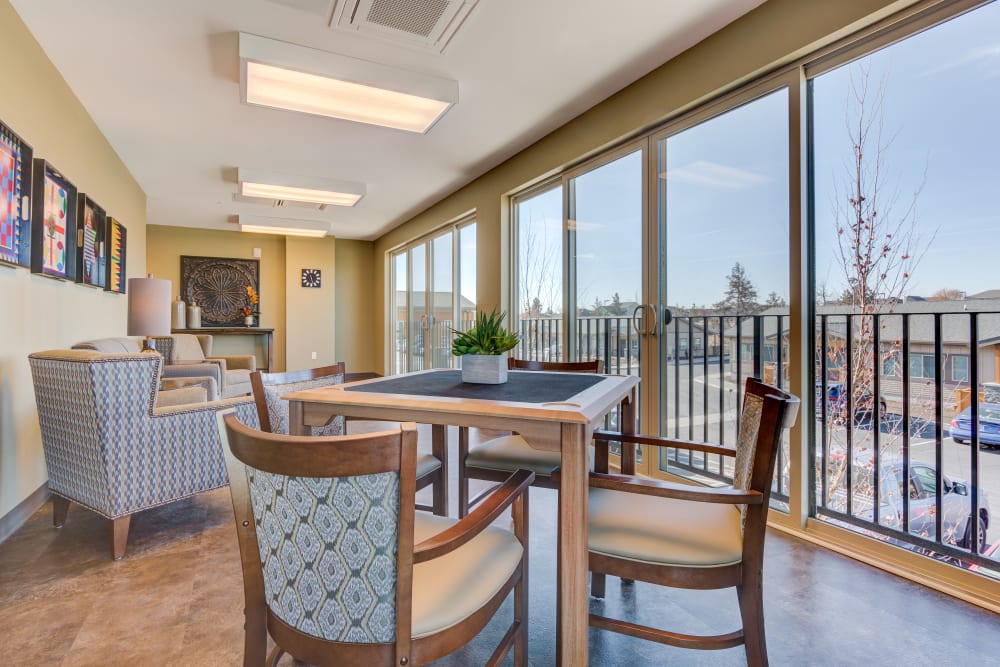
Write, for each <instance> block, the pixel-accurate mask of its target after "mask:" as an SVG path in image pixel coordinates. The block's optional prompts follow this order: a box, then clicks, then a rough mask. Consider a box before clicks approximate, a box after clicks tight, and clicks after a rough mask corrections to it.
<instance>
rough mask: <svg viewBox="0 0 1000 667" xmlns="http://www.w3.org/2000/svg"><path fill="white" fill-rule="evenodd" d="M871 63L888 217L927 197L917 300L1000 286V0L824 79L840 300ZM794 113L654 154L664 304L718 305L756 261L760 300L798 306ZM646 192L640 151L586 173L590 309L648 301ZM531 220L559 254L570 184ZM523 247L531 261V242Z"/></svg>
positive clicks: (525, 209)
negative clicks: (792, 249) (845, 231)
mask: <svg viewBox="0 0 1000 667" xmlns="http://www.w3.org/2000/svg"><path fill="white" fill-rule="evenodd" d="M866 68H869V69H870V74H869V75H868V80H869V86H870V88H871V89H873V90H875V91H877V90H879V88H881V89H882V90H883V91H884V103H883V115H882V120H883V132H882V138H883V142H884V143H886V144H887V147H886V148H885V149H884V150H882V151H881V152H876V151H874V148H870V149H869V150H868V151H867V154H868V155H869V156H871V155H872V154H873V153H874V154H878V155H879V157H880V159H881V161H882V164H883V167H884V170H883V178H882V180H881V182H880V184H879V193H878V196H879V198H880V200H881V201H882V205H881V206H880V213H881V214H882V215H883V216H889V219H898V218H899V217H900V216H901V215H903V214H904V213H905V211H906V209H907V207H908V206H909V205H910V203H911V202H914V208H913V211H914V218H913V223H912V224H913V228H914V231H915V234H916V236H917V237H919V241H918V243H917V248H916V249H917V252H915V253H913V260H911V267H910V268H909V271H908V272H909V273H910V275H911V278H910V280H909V283H908V285H907V287H906V289H905V292H904V294H913V295H921V296H928V295H930V294H931V293H933V292H934V291H936V290H939V289H942V288H952V289H958V290H962V291H965V292H967V293H970V294H971V293H975V292H979V291H983V290H987V289H996V288H1000V276H997V275H995V273H996V272H994V271H992V270H990V269H992V268H993V266H994V264H995V262H996V260H997V259H998V256H1000V241H998V238H1000V236H998V234H1000V166H998V165H1000V159H998V156H1000V132H997V130H996V119H997V118H998V117H1000V3H994V4H992V5H988V6H986V7H983V8H980V9H978V10H975V11H974V12H972V13H970V14H966V15H964V16H960V17H957V18H956V19H953V20H952V21H949V22H948V23H946V24H943V25H941V26H937V27H935V28H932V29H930V30H927V31H925V32H923V33H920V34H918V35H915V36H912V37H910V38H908V39H906V40H904V41H902V42H899V43H897V44H894V45H891V46H889V47H886V48H884V49H882V50H881V51H878V52H876V53H874V54H871V55H869V56H866V57H865V58H863V59H862V60H861V61H858V62H855V63H849V64H847V65H844V66H841V67H839V68H837V69H835V70H832V71H830V72H827V73H825V74H822V75H820V76H818V77H816V78H815V79H813V80H812V83H811V87H812V109H813V114H814V128H815V130H814V135H813V140H814V147H815V152H814V156H813V157H814V172H813V173H814V178H815V183H816V190H815V196H814V200H813V201H814V209H813V214H814V216H815V229H816V252H815V257H816V260H815V261H816V279H817V284H818V285H820V284H822V285H825V286H826V289H827V291H828V292H829V293H832V294H837V293H839V292H841V291H842V290H843V288H844V287H845V286H846V281H845V275H844V269H843V267H842V266H841V262H840V261H839V260H838V259H836V248H837V233H836V229H837V220H836V218H835V215H834V211H835V209H836V207H837V204H838V203H842V202H844V201H845V200H846V196H845V195H844V192H845V189H844V180H845V177H847V176H849V175H850V167H849V165H850V158H851V154H852V143H853V142H852V139H851V137H850V135H849V133H848V129H847V126H848V119H849V118H853V114H854V113H856V111H855V108H854V107H852V105H850V104H849V99H850V85H851V81H852V77H853V79H854V81H856V82H857V81H861V80H863V79H864V75H863V74H862V72H863V71H864V70H865V69H866ZM869 99H871V96H870V98H869ZM787 104H788V98H787V91H785V90H779V91H776V92H774V93H771V94H769V95H767V96H765V97H763V98H759V99H757V100H755V101H753V102H751V103H748V104H746V105H744V106H741V107H738V108H736V109H733V110H730V111H729V112H727V113H725V114H722V115H721V116H716V117H714V118H712V119H710V120H708V121H705V122H704V123H701V124H700V125H697V126H694V127H692V128H689V129H686V130H684V131H681V132H679V133H678V134H675V135H672V136H671V137H669V138H668V139H667V140H666V141H665V142H660V144H659V145H658V146H657V148H656V150H657V152H658V159H659V160H660V165H659V168H658V171H659V172H660V180H659V182H660V183H661V196H660V198H661V199H665V201H666V204H665V205H664V206H663V207H662V208H661V210H660V213H659V216H660V218H661V220H660V224H661V225H663V227H664V229H665V235H663V238H664V246H663V248H662V249H661V252H662V255H663V258H664V260H665V261H664V262H663V264H664V267H665V268H664V269H663V271H662V273H661V278H660V279H661V280H662V281H663V287H664V288H665V292H666V294H667V297H666V299H665V302H666V303H667V304H669V305H679V306H691V305H699V306H700V305H706V306H711V305H712V304H714V303H716V302H718V301H721V300H722V299H723V297H724V291H725V289H726V276H727V275H728V273H729V271H730V270H731V268H732V267H733V264H734V263H735V262H740V263H741V264H743V266H744V267H745V269H746V271H747V273H748V275H749V277H750V280H751V281H752V282H753V284H754V286H755V287H756V289H757V293H758V299H759V300H760V301H763V300H765V299H766V298H767V296H768V294H769V293H771V292H772V291H773V292H775V293H777V294H778V295H779V296H782V297H784V298H785V299H787V298H788V244H787V239H788V233H787V229H788V185H787V180H788V179H787V154H788V145H787ZM866 106H868V107H869V108H870V107H871V105H870V104H867V105H866ZM664 175H665V177H666V178H665V179H664V178H663V177H664ZM641 184H642V158H641V154H640V153H633V154H630V155H627V156H625V157H623V158H620V159H617V160H615V161H613V162H611V163H608V164H605V165H602V166H600V167H598V168H597V169H595V170H593V171H591V172H588V173H586V174H583V175H580V176H578V177H576V178H575V179H573V186H574V187H573V192H574V197H573V200H572V202H571V204H572V205H573V206H574V208H575V210H573V211H572V213H573V215H572V216H571V218H572V219H573V222H574V225H575V228H576V231H577V261H578V290H577V299H578V305H579V307H590V306H591V305H592V304H593V303H594V301H595V300H600V301H605V302H606V301H609V300H610V299H611V298H612V295H613V294H614V293H616V292H617V293H619V295H620V297H621V299H622V300H623V301H631V300H636V298H637V297H639V296H641V290H642V286H641V282H642V248H641V224H642V223H641V203H642V199H641V198H642V189H641ZM915 192H916V193H918V194H917V195H916V198H915V199H914V193H915ZM663 193H665V197H664V196H663ZM892 199H894V200H895V204H894V205H890V200H892ZM518 220H519V225H520V226H521V228H522V229H523V228H524V225H525V224H528V225H531V226H532V227H533V229H534V230H535V232H534V233H535V234H536V241H537V240H543V239H544V240H545V241H546V242H548V243H550V244H552V243H556V244H557V243H558V242H559V240H560V238H561V234H560V230H561V228H562V202H561V189H560V188H556V189H555V190H553V191H549V192H546V193H543V194H542V195H539V196H536V197H534V198H532V199H530V200H526V201H523V202H521V204H520V206H519V211H518ZM909 224H910V223H909V222H906V223H905V224H904V226H907V225H909ZM521 244H522V248H521V254H522V255H523V250H524V248H523V244H524V240H523V238H522V240H521ZM543 255H545V256H546V259H543V260H541V262H540V263H541V266H540V267H539V268H537V269H536V273H541V274H542V275H543V276H544V280H546V281H547V282H549V283H554V284H555V285H556V287H558V285H559V283H560V280H561V279H560V277H559V276H560V271H561V259H560V258H558V257H556V258H555V259H552V257H551V255H552V252H549V253H539V252H536V256H539V257H541V256H543ZM918 259H919V262H918V263H916V264H915V265H912V262H913V261H915V260H918ZM538 291H540V292H550V293H551V292H553V291H555V292H556V294H558V289H556V290H553V289H551V288H550V289H543V290H538ZM540 297H541V299H542V301H543V303H546V305H549V304H548V303H547V302H548V301H549V300H550V299H547V298H546V295H545V294H540ZM551 300H552V301H557V300H558V298H554V299H551ZM551 305H553V306H554V309H555V310H558V309H559V307H560V306H561V304H559V303H553V304H551Z"/></svg>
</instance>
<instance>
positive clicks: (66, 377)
mask: <svg viewBox="0 0 1000 667" xmlns="http://www.w3.org/2000/svg"><path fill="white" fill-rule="evenodd" d="M28 360H29V364H30V366H31V375H32V379H33V382H34V388H35V401H36V404H37V407H38V422H39V425H40V427H41V434H42V449H43V451H44V455H45V465H46V467H47V469H48V474H49V490H50V491H51V492H52V496H53V503H52V504H53V520H54V523H55V525H56V526H61V525H62V524H63V522H64V521H65V519H66V513H67V511H68V508H69V503H70V502H73V503H76V504H78V505H81V506H83V507H86V508H88V509H91V510H93V511H94V512H97V513H98V514H100V515H101V516H104V517H106V518H108V519H110V520H111V521H112V555H113V557H114V558H115V559H118V558H121V557H122V556H123V555H124V553H125V543H126V539H127V537H128V527H129V521H130V519H131V516H132V514H134V513H136V512H139V511H141V510H145V509H149V508H151V507H156V506H158V505H163V504H166V503H170V502H173V501H175V500H179V499H181V498H185V497H187V496H191V495H194V494H197V493H201V492H203V491H208V490H211V489H214V488H217V487H220V486H224V485H226V484H227V483H228V477H227V475H226V463H225V458H224V454H223V449H222V442H221V438H220V435H219V430H218V425H217V423H216V416H215V413H216V411H217V410H219V409H222V408H226V407H230V406H235V407H236V413H237V416H238V417H239V419H240V420H241V421H243V422H244V423H246V424H247V425H250V426H253V427H255V428H256V427H257V426H258V423H259V422H258V421H257V411H256V408H255V406H254V403H253V399H251V398H250V397H246V398H239V399H231V400H222V401H214V402H209V403H199V404H189V405H180V406H174V407H168V408H164V407H157V401H156V399H157V394H158V393H159V385H160V373H161V368H162V364H163V358H162V357H161V356H160V355H158V354H105V353H102V352H95V351H90V350H51V351H48V352H36V353H34V354H32V355H30V356H29V358H28Z"/></svg>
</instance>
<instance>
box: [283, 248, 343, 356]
mask: <svg viewBox="0 0 1000 667" xmlns="http://www.w3.org/2000/svg"><path fill="white" fill-rule="evenodd" d="M337 244H338V242H337V241H335V240H334V239H333V238H331V237H327V238H324V239H310V238H297V237H294V236H289V237H287V238H286V239H285V295H286V299H285V301H286V303H285V332H286V335H285V340H286V349H285V354H286V357H287V358H286V362H285V368H286V369H287V370H290V371H297V370H302V369H305V368H315V367H317V366H329V365H330V364H333V363H336V362H337V359H336V358H335V354H334V341H335V335H334V321H335V319H338V318H335V317H333V314H334V313H335V312H336V306H335V302H334V286H335V284H336V279H335V277H334V276H335V273H336V266H335V262H334V254H335V252H336V246H337ZM302 269H319V270H320V271H321V272H322V273H321V281H320V287H319V288H311V287H302ZM313 353H315V354H316V358H315V359H313V358H312V354H313Z"/></svg>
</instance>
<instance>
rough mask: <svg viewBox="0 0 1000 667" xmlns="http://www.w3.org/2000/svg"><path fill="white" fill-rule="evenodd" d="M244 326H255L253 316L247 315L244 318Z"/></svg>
mask: <svg viewBox="0 0 1000 667" xmlns="http://www.w3.org/2000/svg"><path fill="white" fill-rule="evenodd" d="M243 324H244V325H246V326H248V327H252V326H253V315H247V316H246V317H244V318H243Z"/></svg>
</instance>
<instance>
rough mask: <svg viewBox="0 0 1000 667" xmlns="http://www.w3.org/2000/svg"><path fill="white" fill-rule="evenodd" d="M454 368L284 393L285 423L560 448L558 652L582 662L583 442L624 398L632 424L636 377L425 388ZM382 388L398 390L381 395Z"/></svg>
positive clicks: (523, 376)
mask: <svg viewBox="0 0 1000 667" xmlns="http://www.w3.org/2000/svg"><path fill="white" fill-rule="evenodd" d="M443 374H447V375H443ZM458 374H459V371H452V370H431V371H419V372H416V373H407V374H405V375H397V376H393V377H388V378H379V379H375V380H365V381H363V382H354V383H349V384H342V385H334V386H330V387H323V388H319V389H310V390H307V391H299V392H295V393H292V394H288V395H286V396H284V398H286V399H287V400H288V401H289V428H290V430H291V433H292V434H302V433H304V432H305V430H306V427H307V426H319V425H322V424H325V423H327V422H328V421H329V420H330V419H331V417H333V416H336V415H345V416H348V417H357V418H363V419H379V420H387V421H413V422H419V423H423V424H434V425H436V426H438V427H440V428H441V433H443V427H444V426H446V425H455V426H471V427H476V428H487V429H496V430H504V431H517V432H518V433H520V434H521V435H523V436H524V438H525V440H527V441H528V442H529V443H530V444H531V446H532V447H535V448H537V449H544V450H550V451H559V452H561V459H562V466H561V467H562V482H561V484H562V487H561V489H560V492H559V540H558V541H559V544H558V558H559V567H558V599H557V604H556V614H557V621H556V635H557V639H556V655H557V658H558V662H559V664H561V665H573V666H574V667H579V666H583V665H586V664H587V627H588V626H587V619H588V602H587V573H588V568H587V560H588V559H587V474H588V468H589V464H588V456H587V447H588V445H589V444H590V441H591V436H592V433H593V430H594V429H595V428H596V427H598V426H599V425H600V423H601V421H602V420H603V419H604V416H605V415H607V414H608V413H609V412H610V411H611V410H612V409H614V408H615V407H616V406H617V405H619V404H620V403H621V402H622V400H623V399H626V398H629V399H631V400H629V401H628V402H627V407H626V409H625V410H624V412H623V415H622V417H621V421H622V425H623V426H624V427H626V428H628V427H629V426H631V427H632V428H634V424H635V388H636V386H637V385H638V383H639V378H637V377H635V376H631V375H609V376H603V377H602V378H601V379H599V380H597V381H596V384H593V385H592V386H590V387H588V388H586V389H584V390H582V391H579V392H578V393H575V394H572V395H569V396H563V397H561V398H560V400H555V401H546V402H537V403H530V402H523V401H517V400H509V396H508V397H507V400H499V399H495V398H490V395H491V394H492V395H499V394H500V393H502V391H503V390H502V388H500V389H495V390H492V389H490V387H492V386H493V385H475V388H477V389H476V393H477V394H478V397H469V395H468V392H467V391H465V390H463V389H462V386H457V387H456V391H455V392H454V395H428V393H426V391H425V389H426V385H428V384H436V385H437V386H438V387H439V389H438V391H439V393H440V387H441V386H442V385H447V384H449V383H451V382H452V379H453V378H455V379H456V380H457V375H458ZM553 375H561V376H565V375H569V374H552V373H532V372H528V371H512V372H511V376H517V377H518V380H517V382H518V383H521V385H522V386H524V383H527V384H528V385H535V384H537V385H541V384H544V383H546V382H547V381H550V380H551V379H552V376H553ZM590 377H591V378H593V376H590ZM546 378H548V380H547V379H546ZM380 383H383V386H382V387H379V386H378V385H379V384H380ZM386 383H389V384H386ZM508 384H509V383H508ZM457 385H461V382H460V381H458V382H457ZM464 387H465V388H466V389H468V388H469V387H470V386H469V385H464ZM386 388H389V389H390V390H391V391H392V392H398V393H386V392H385V389H386ZM479 388H481V389H479ZM445 393H447V392H445ZM524 395H527V394H524Z"/></svg>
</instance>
